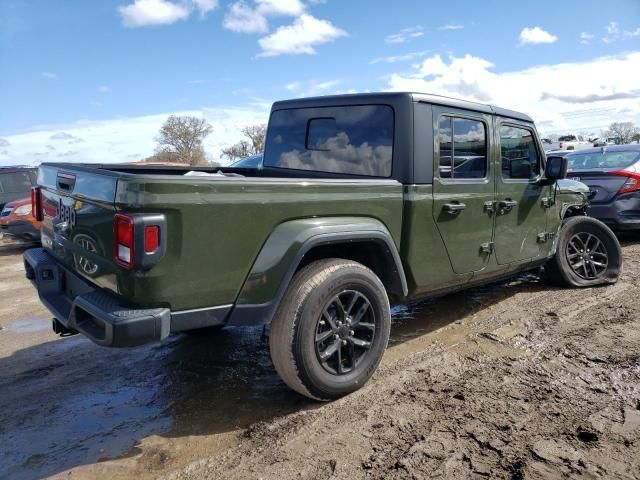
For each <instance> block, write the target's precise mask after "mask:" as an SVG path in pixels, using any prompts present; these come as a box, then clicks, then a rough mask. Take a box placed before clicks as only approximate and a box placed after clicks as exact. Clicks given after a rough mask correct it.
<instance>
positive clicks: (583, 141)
mask: <svg viewBox="0 0 640 480" xmlns="http://www.w3.org/2000/svg"><path fill="white" fill-rule="evenodd" d="M592 147H593V142H591V141H589V139H588V138H586V137H584V136H582V135H573V134H570V135H563V136H561V137H559V138H558V150H582V149H583V148H592Z"/></svg>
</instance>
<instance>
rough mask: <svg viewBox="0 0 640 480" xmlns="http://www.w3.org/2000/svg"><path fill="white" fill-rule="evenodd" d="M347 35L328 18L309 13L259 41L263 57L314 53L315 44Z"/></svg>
mask: <svg viewBox="0 0 640 480" xmlns="http://www.w3.org/2000/svg"><path fill="white" fill-rule="evenodd" d="M344 36H347V32H345V31H344V30H341V29H339V28H337V27H335V26H334V25H333V24H332V23H331V22H329V21H328V20H320V19H318V18H315V17H313V16H312V15H309V14H306V13H305V14H303V15H301V16H299V17H298V18H296V19H295V20H294V22H293V24H291V25H287V26H283V27H279V28H278V29H277V30H276V31H275V32H274V33H272V34H271V35H267V36H266V37H262V38H261V39H260V40H259V41H258V43H259V44H260V47H261V48H262V52H261V53H260V54H259V56H261V57H273V56H276V55H285V54H291V55H299V54H307V55H313V54H315V53H316V51H315V49H314V48H313V47H314V46H315V45H319V44H323V43H328V42H333V41H334V40H336V39H338V38H340V37H344Z"/></svg>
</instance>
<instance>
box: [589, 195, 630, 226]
mask: <svg viewBox="0 0 640 480" xmlns="http://www.w3.org/2000/svg"><path fill="white" fill-rule="evenodd" d="M587 214H588V215H589V216H591V217H594V218H597V219H598V220H601V221H602V222H604V223H606V224H607V225H608V226H609V227H610V228H612V229H614V230H640V192H629V193H623V194H621V195H617V196H615V197H614V198H613V200H611V201H609V202H607V203H592V204H591V205H590V206H589V208H588V209H587Z"/></svg>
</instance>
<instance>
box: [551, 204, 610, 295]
mask: <svg viewBox="0 0 640 480" xmlns="http://www.w3.org/2000/svg"><path fill="white" fill-rule="evenodd" d="M544 268H545V274H546V277H547V279H548V280H549V281H551V282H552V283H554V284H556V285H562V286H567V287H592V286H595V285H605V284H612V283H616V282H617V281H618V278H620V273H621V271H622V250H621V248H620V243H619V242H618V239H617V238H616V236H615V235H614V233H613V232H612V231H611V229H610V228H609V227H607V226H606V225H605V224H604V223H602V222H601V221H600V220H596V219H595V218H591V217H583V216H580V217H570V218H569V219H567V220H565V222H564V223H563V224H562V227H561V228H560V232H559V234H558V244H557V248H556V255H555V256H554V257H553V259H551V260H549V262H547V264H546V265H545V267H544Z"/></svg>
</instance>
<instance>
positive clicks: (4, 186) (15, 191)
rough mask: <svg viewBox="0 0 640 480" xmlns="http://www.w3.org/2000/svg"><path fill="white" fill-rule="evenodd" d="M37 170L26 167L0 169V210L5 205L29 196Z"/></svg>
mask: <svg viewBox="0 0 640 480" xmlns="http://www.w3.org/2000/svg"><path fill="white" fill-rule="evenodd" d="M37 178H38V170H37V169H35V168H26V167H0V210H2V208H4V206H5V204H6V203H9V202H12V201H14V200H21V199H23V198H25V197H29V196H30V195H31V187H32V186H34V185H35V184H36V180H37Z"/></svg>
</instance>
